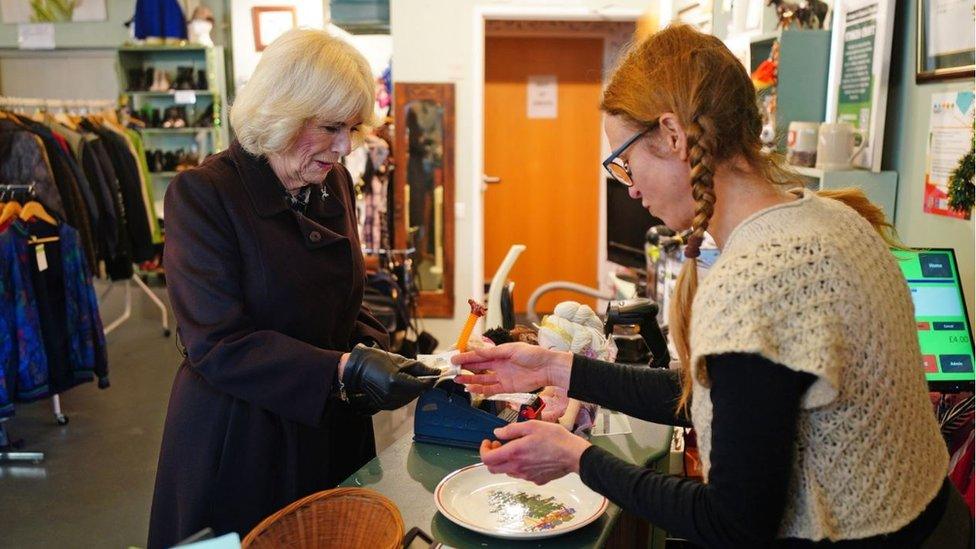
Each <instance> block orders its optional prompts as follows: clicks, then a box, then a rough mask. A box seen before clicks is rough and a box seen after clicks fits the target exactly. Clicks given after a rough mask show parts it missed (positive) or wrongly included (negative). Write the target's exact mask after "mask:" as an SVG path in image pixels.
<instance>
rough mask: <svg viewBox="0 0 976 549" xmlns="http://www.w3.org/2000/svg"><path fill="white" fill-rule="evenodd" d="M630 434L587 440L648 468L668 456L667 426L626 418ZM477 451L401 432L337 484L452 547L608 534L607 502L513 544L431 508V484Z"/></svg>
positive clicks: (582, 539) (592, 543) (588, 542)
mask: <svg viewBox="0 0 976 549" xmlns="http://www.w3.org/2000/svg"><path fill="white" fill-rule="evenodd" d="M630 425H631V429H632V430H633V433H630V434H626V435H609V436H595V437H593V438H591V439H590V440H591V441H592V442H593V443H594V444H596V445H597V446H600V447H601V448H604V449H606V450H607V451H609V452H611V453H613V454H614V455H616V456H618V457H620V458H622V459H625V460H627V461H629V462H631V463H638V464H644V465H647V466H652V465H654V464H655V463H656V462H658V461H659V460H660V459H661V458H663V457H665V456H667V453H668V449H669V448H670V445H671V429H672V428H671V427H670V426H666V425H657V424H655V423H648V422H646V421H640V420H638V419H634V418H630ZM479 461H481V459H480V458H479V456H478V451H477V450H467V449H461V448H451V447H448V446H438V445H434V444H424V443H419V442H414V441H413V433H410V434H408V435H405V436H403V437H402V438H400V439H399V440H397V441H396V442H394V443H393V444H392V445H391V446H390V447H389V448H387V449H385V450H383V451H382V452H380V454H379V455H378V456H376V458H375V459H373V460H372V461H370V462H369V463H367V464H366V465H364V466H363V467H362V468H361V469H360V470H358V471H356V472H355V473H354V474H353V475H352V476H350V477H349V478H347V479H346V480H345V482H343V483H342V485H341V486H361V487H364V488H370V489H372V490H376V491H378V492H380V493H381V494H383V495H385V496H386V497H388V498H390V499H391V500H392V501H393V503H395V504H396V506H397V507H398V508H399V509H400V514H401V515H402V516H403V524H404V528H405V530H409V529H410V528H412V527H414V526H419V527H420V528H422V529H423V530H424V531H426V532H427V533H429V534H431V535H432V536H433V537H434V539H435V540H437V541H439V542H441V543H444V544H446V545H450V546H453V547H458V548H462V547H557V546H558V547H600V546H602V545H603V544H604V543H605V542H606V541H607V538H608V537H609V535H610V533H611V531H612V529H613V526H614V524H615V523H616V521H617V518H618V517H619V516H620V508H619V507H617V506H616V505H613V504H612V503H611V504H610V507H609V508H608V509H607V512H606V513H605V514H604V515H603V516H602V517H600V519H599V520H597V521H596V522H594V523H592V524H590V525H589V526H587V527H585V528H582V529H580V530H577V531H575V532H571V533H569V534H566V535H563V536H558V537H554V538H549V539H544V540H533V541H523V542H513V541H511V540H503V539H497V538H492V537H488V536H483V535H481V534H477V533H475V532H472V531H470V530H467V529H465V528H462V527H460V526H457V525H455V524H454V523H453V522H451V521H449V520H447V519H446V518H444V516H442V515H441V514H440V513H439V512H438V511H437V507H435V506H434V495H433V494H434V488H436V487H437V483H439V482H440V481H441V479H443V478H444V477H446V476H447V475H448V474H450V473H452V472H453V471H456V470H457V469H460V468H462V467H466V466H468V465H471V464H473V463H478V462H479Z"/></svg>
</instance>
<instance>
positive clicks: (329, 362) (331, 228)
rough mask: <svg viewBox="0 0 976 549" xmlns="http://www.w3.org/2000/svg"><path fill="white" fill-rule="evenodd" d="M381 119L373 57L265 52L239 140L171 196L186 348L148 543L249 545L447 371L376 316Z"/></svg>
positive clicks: (342, 48)
mask: <svg viewBox="0 0 976 549" xmlns="http://www.w3.org/2000/svg"><path fill="white" fill-rule="evenodd" d="M372 112H373V79H372V77H371V74H370V70H369V66H368V65H367V63H366V61H365V59H363V57H362V56H361V55H360V54H359V53H358V52H356V50H354V49H353V48H352V47H351V46H349V45H348V44H346V43H344V42H342V41H341V40H339V39H337V38H335V37H333V36H331V35H329V34H328V33H326V32H324V31H317V30H295V31H291V32H289V33H287V34H285V35H283V36H282V37H281V38H279V39H278V40H277V41H275V42H274V43H273V44H272V45H271V46H270V47H269V48H268V49H267V50H265V51H264V54H263V56H262V59H261V61H260V63H258V66H257V68H256V69H255V71H254V75H253V77H252V78H251V80H250V81H249V82H248V83H247V85H246V86H244V88H243V89H242V90H241V91H240V93H239V94H238V97H237V101H236V103H235V104H234V106H233V108H232V110H231V123H232V125H233V126H234V129H235V131H236V133H237V136H238V140H237V141H236V142H234V143H233V144H232V145H231V147H230V149H228V150H226V151H223V152H221V153H219V154H217V155H214V156H212V157H210V158H208V159H207V161H206V162H204V163H203V164H202V165H200V166H199V167H197V168H195V169H192V170H188V171H186V172H183V173H181V174H180V175H179V176H178V177H177V178H176V179H175V180H174V181H173V182H172V183H171V184H170V186H169V189H168V191H167V193H166V203H165V208H166V232H167V234H166V251H165V257H164V259H165V263H166V271H167V279H168V288H169V295H170V299H171V301H172V304H173V310H174V312H175V314H176V320H177V324H178V328H177V332H178V334H179V337H180V340H181V341H182V343H183V344H184V346H185V351H184V353H183V354H184V360H183V363H182V364H181V366H180V368H179V370H178V371H177V373H176V379H175V381H174V383H173V390H172V394H171V397H170V403H169V411H168V413H167V416H166V425H165V430H164V433H163V441H162V448H161V450H160V456H159V468H158V471H157V474H156V490H155V494H154V496H153V505H152V516H151V519H150V530H149V546H150V547H169V546H172V545H175V544H176V543H177V542H179V541H180V540H181V539H183V538H185V537H187V536H189V535H192V534H193V533H195V532H197V531H199V530H201V529H203V528H206V527H211V528H213V529H214V530H215V531H216V532H217V533H218V534H221V533H225V532H238V533H240V534H242V535H243V534H246V533H247V531H248V530H249V529H250V528H252V527H253V526H254V525H256V524H257V523H258V522H259V521H260V520H261V519H262V518H264V517H265V516H267V515H269V514H271V513H273V512H274V511H275V510H277V509H279V508H280V507H282V506H284V505H286V504H288V503H290V502H292V501H294V500H296V499H298V498H300V497H302V496H305V495H307V494H310V493H312V492H315V491H318V490H324V489H328V488H331V487H334V486H336V485H337V484H338V483H339V482H341V481H342V480H343V479H344V478H346V477H347V476H348V475H350V474H351V473H352V472H353V471H355V470H356V469H358V468H359V467H361V466H362V465H363V464H365V463H366V462H367V461H369V460H370V459H371V458H372V457H374V455H375V447H374V443H373V430H372V424H371V420H370V417H369V416H370V415H371V414H372V413H375V412H376V411H378V410H381V409H394V408H398V407H400V406H403V405H405V404H407V403H409V402H410V401H411V400H413V399H414V398H415V397H416V396H417V395H419V394H420V392H421V391H423V390H424V388H425V387H427V384H428V383H429V382H427V381H421V380H419V379H417V376H422V375H431V374H436V373H437V371H436V370H433V371H431V370H429V369H428V368H426V367H424V366H423V365H421V364H420V363H418V362H415V361H411V360H407V359H404V358H403V357H399V356H397V355H392V354H389V353H386V352H385V351H383V350H381V348H383V347H385V346H386V345H387V334H386V332H385V331H384V329H383V327H382V325H380V324H379V323H378V322H377V321H376V320H375V319H374V318H373V317H372V316H370V314H369V311H368V310H367V309H366V308H365V307H364V306H363V303H362V298H363V289H364V281H365V270H364V266H363V256H362V252H361V248H360V243H359V238H358V235H357V233H356V219H355V208H354V195H353V189H352V181H351V179H350V176H349V173H348V172H347V171H346V170H345V168H344V167H343V166H342V165H341V164H340V163H339V160H340V159H341V158H342V157H343V156H345V155H346V154H348V153H349V151H350V150H351V149H352V148H353V147H354V146H356V144H357V143H358V141H359V134H360V133H361V132H362V130H363V127H364V126H366V125H368V124H369V123H370V121H371V117H372Z"/></svg>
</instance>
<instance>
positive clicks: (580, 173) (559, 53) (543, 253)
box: [484, 37, 603, 313]
mask: <svg viewBox="0 0 976 549" xmlns="http://www.w3.org/2000/svg"><path fill="white" fill-rule="evenodd" d="M602 64H603V40H602V39H599V38H545V37H488V38H487V39H486V44H485V151H484V154H485V175H486V176H489V177H497V178H499V182H498V183H489V184H487V186H486V189H485V197H484V199H485V248H484V249H485V280H486V281H487V280H490V279H491V277H492V275H494V273H495V270H496V269H497V268H498V266H499V265H500V264H501V262H502V259H503V258H504V257H505V254H506V253H508V249H509V247H510V246H511V245H512V244H525V245H526V246H527V249H526V251H525V252H524V253H523V254H522V256H521V257H520V258H519V260H518V262H517V263H516V264H515V268H514V269H513V270H512V272H511V274H510V275H509V278H510V279H511V280H514V281H515V283H516V289H515V297H516V299H515V307H516V311H518V312H524V311H525V309H526V304H527V302H528V299H529V295H530V294H531V293H532V292H533V291H534V290H535V289H536V288H538V287H539V286H541V285H542V284H545V283H547V282H551V281H554V280H568V281H572V282H578V283H580V284H584V285H587V286H590V287H594V288H595V287H597V285H598V277H597V272H596V271H597V245H598V235H599V233H598V231H599V227H598V223H599V205H600V200H599V181H600V170H601V169H602V168H601V167H600V133H601V131H602V128H601V116H600V110H599V105H600V93H601V69H602ZM534 76H555V77H556V88H557V93H556V96H557V104H556V112H555V118H530V117H529V116H528V115H529V108H528V99H527V93H528V88H529V84H528V82H529V79H530V77H534ZM536 81H537V80H536ZM543 110H544V109H543ZM535 114H536V115H539V114H542V115H544V116H545V115H551V114H552V113H551V112H549V113H546V112H542V113H539V112H538V111H537V112H535ZM566 299H573V300H576V301H580V302H582V303H587V304H589V305H590V306H594V305H595V304H596V300H595V299H592V298H589V297H586V296H583V295H581V294H578V293H573V292H562V291H559V292H552V293H549V294H546V296H545V297H543V299H542V300H540V301H539V303H537V304H536V311H537V312H540V313H542V312H550V311H552V309H553V307H554V306H555V305H556V304H557V303H558V302H560V301H564V300H566Z"/></svg>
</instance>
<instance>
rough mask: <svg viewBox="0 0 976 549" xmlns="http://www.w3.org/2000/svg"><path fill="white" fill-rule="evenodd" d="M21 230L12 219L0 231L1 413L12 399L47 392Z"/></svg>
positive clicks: (26, 398) (7, 410) (8, 411)
mask: <svg viewBox="0 0 976 549" xmlns="http://www.w3.org/2000/svg"><path fill="white" fill-rule="evenodd" d="M22 231H23V228H22V226H20V225H19V223H17V222H15V223H14V224H13V225H12V226H11V227H10V228H8V229H7V230H5V231H3V232H2V233H0V374H2V375H3V378H4V380H3V382H4V383H3V387H2V394H0V416H3V415H11V414H12V413H13V408H12V400H13V399H17V400H24V401H30V400H37V399H39V398H43V397H45V396H47V394H48V385H47V382H48V378H49V376H48V370H47V356H46V355H45V352H44V341H43V339H42V338H41V325H40V319H39V318H38V314H37V309H36V308H35V307H34V288H33V286H32V285H31V280H30V268H31V267H30V261H32V258H30V257H29V255H28V252H29V248H28V246H27V239H26V238H25V234H24V233H23V232H22Z"/></svg>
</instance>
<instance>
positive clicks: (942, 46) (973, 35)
mask: <svg viewBox="0 0 976 549" xmlns="http://www.w3.org/2000/svg"><path fill="white" fill-rule="evenodd" d="M917 2H918V22H917V23H918V24H917V26H918V33H917V37H916V48H915V52H916V65H915V81H916V82H924V81H928V80H948V79H950V78H972V77H973V75H974V74H976V26H974V25H976V19H974V9H976V1H973V0H917Z"/></svg>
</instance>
